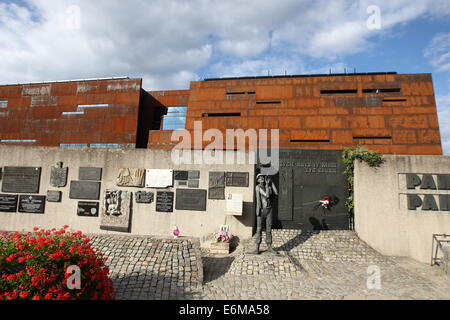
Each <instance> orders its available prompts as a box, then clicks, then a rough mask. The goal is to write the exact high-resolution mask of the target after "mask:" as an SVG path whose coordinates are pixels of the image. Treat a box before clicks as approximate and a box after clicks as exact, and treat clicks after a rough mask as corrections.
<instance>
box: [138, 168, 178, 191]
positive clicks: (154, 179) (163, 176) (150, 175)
mask: <svg viewBox="0 0 450 320" xmlns="http://www.w3.org/2000/svg"><path fill="white" fill-rule="evenodd" d="M145 186H146V187H147V188H168V187H172V186H173V170H166V169H147V172H146V176H145Z"/></svg>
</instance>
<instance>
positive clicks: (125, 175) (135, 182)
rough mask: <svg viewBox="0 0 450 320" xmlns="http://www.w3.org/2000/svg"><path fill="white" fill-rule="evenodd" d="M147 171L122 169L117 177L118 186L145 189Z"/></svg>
mask: <svg viewBox="0 0 450 320" xmlns="http://www.w3.org/2000/svg"><path fill="white" fill-rule="evenodd" d="M144 179H145V169H137V168H121V169H120V170H119V175H118V176H117V181H116V183H117V185H118V186H120V187H139V188H140V187H143V186H144Z"/></svg>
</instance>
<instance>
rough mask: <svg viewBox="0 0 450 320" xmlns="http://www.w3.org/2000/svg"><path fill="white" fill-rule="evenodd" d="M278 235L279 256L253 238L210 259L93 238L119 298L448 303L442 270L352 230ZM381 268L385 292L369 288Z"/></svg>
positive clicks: (161, 241) (189, 247) (132, 240)
mask: <svg viewBox="0 0 450 320" xmlns="http://www.w3.org/2000/svg"><path fill="white" fill-rule="evenodd" d="M273 238H274V248H275V249H276V250H277V251H278V252H279V254H278V255H274V254H270V253H268V252H262V254H260V255H255V254H252V253H251V252H252V251H253V250H254V249H255V247H254V239H246V240H243V241H241V243H240V245H239V246H238V247H237V248H236V250H235V251H234V252H232V253H231V254H229V255H213V254H210V253H209V252H208V250H205V249H202V250H200V249H199V244H198V242H197V241H196V240H194V239H185V238H181V239H167V238H156V237H141V238H138V237H128V236H123V237H122V236H94V237H92V241H93V243H94V246H96V247H98V248H100V249H101V251H102V252H103V253H104V254H106V255H107V256H109V260H108V265H109V266H110V269H111V273H112V277H113V281H114V283H115V286H116V289H117V291H118V298H119V299H194V300H202V299H207V300H210V299H220V300H228V299H233V300H240V299H248V300H260V299H267V300H272V299H276V300H286V299H450V281H448V280H447V279H446V278H445V277H444V276H443V275H442V274H441V269H439V268H436V267H433V268H432V267H430V266H429V265H427V264H422V263H419V262H416V261H414V260H411V259H408V258H391V257H389V258H388V257H385V256H382V255H380V254H378V253H377V252H376V251H375V250H373V249H372V248H370V247H369V246H367V245H366V244H365V243H364V242H363V241H361V240H360V239H359V238H358V237H357V236H356V234H355V233H354V232H351V231H324V232H309V233H301V232H300V231H298V230H274V231H273ZM263 243H264V238H263ZM261 249H262V251H264V250H266V248H265V246H264V244H263V245H262V247H261ZM202 265H203V266H202ZM369 267H370V269H369V270H368V268H369ZM377 270H379V274H380V289H376V282H373V281H369V284H372V285H373V284H375V287H374V288H373V289H369V288H368V286H367V283H368V279H369V280H370V279H372V278H373V277H374V274H373V272H376V271H377ZM375 275H376V274H375ZM202 283H203V285H202Z"/></svg>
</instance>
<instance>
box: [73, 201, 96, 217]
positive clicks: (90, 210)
mask: <svg viewBox="0 0 450 320" xmlns="http://www.w3.org/2000/svg"><path fill="white" fill-rule="evenodd" d="M98 207H99V204H98V202H85V201H80V202H78V207H77V216H79V217H98V211H99V210H98Z"/></svg>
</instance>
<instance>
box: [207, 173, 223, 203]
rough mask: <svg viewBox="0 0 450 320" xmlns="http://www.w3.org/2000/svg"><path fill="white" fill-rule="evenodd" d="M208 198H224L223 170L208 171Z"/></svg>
mask: <svg viewBox="0 0 450 320" xmlns="http://www.w3.org/2000/svg"><path fill="white" fill-rule="evenodd" d="M208 199H218V200H224V199H225V172H223V171H220V172H210V173H209V190H208Z"/></svg>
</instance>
